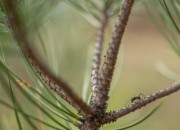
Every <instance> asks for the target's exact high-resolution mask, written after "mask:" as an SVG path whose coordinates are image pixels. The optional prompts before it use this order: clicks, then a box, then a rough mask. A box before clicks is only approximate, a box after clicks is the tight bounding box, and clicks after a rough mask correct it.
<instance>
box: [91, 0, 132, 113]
mask: <svg viewBox="0 0 180 130" xmlns="http://www.w3.org/2000/svg"><path fill="white" fill-rule="evenodd" d="M133 2H134V0H123V1H122V8H121V10H120V13H119V16H118V19H117V22H116V24H115V30H114V32H113V35H112V39H111V42H110V43H109V48H108V50H107V53H106V58H105V60H104V64H103V67H102V69H101V75H100V80H99V85H98V87H96V88H95V90H94V91H95V93H96V95H94V97H93V99H92V101H93V102H94V105H93V106H92V109H93V111H96V112H97V113H102V114H103V113H104V112H105V110H106V107H107V100H108V98H109V97H108V92H109V88H110V82H111V80H112V75H113V71H114V66H115V63H116V59H117V54H118V50H119V46H120V43H121V39H122V36H123V34H124V30H125V27H126V24H127V21H128V18H129V15H130V12H131V8H132V5H133Z"/></svg>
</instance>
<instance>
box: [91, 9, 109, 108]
mask: <svg viewBox="0 0 180 130" xmlns="http://www.w3.org/2000/svg"><path fill="white" fill-rule="evenodd" d="M107 10H108V8H107V6H105V9H104V10H103V11H102V18H101V21H100V24H99V27H98V28H97V34H96V39H95V45H94V55H93V59H92V71H91V85H92V97H96V95H97V94H96V93H97V91H96V88H97V87H98V85H99V68H100V65H101V56H102V50H103V42H104V35H105V29H106V26H107V24H108V16H107ZM91 103H93V102H91ZM91 105H92V104H91Z"/></svg>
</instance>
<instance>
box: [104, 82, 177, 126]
mask: <svg viewBox="0 0 180 130" xmlns="http://www.w3.org/2000/svg"><path fill="white" fill-rule="evenodd" d="M178 90H180V82H177V83H174V84H173V85H171V86H170V87H167V88H165V89H161V90H159V91H157V92H155V93H152V94H150V95H147V96H144V97H142V98H140V99H138V100H135V101H134V102H132V104H130V105H128V106H125V107H123V108H121V109H120V110H116V111H112V112H109V113H106V115H105V117H104V119H103V124H107V123H111V122H115V121H116V120H117V119H118V118H121V117H122V116H125V115H127V114H129V113H131V112H134V111H135V110H138V109H140V108H142V107H144V106H146V105H147V104H149V103H151V102H154V101H155V100H157V99H160V98H163V97H165V96H168V95H170V94H172V93H174V92H177V91H178Z"/></svg>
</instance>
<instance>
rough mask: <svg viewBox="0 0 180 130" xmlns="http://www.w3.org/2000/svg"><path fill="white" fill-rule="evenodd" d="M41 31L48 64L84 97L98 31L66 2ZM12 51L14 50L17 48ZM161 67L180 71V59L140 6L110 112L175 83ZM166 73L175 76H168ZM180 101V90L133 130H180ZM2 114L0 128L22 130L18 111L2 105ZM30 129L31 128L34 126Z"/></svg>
mask: <svg viewBox="0 0 180 130" xmlns="http://www.w3.org/2000/svg"><path fill="white" fill-rule="evenodd" d="M113 23H114V20H112V21H111V22H110V23H109V25H108V27H107V28H106V34H105V43H104V53H105V51H106V49H107V47H108V42H109V40H110V36H111V33H112V30H113ZM39 32H40V34H41V36H42V39H43V41H44V43H45V46H46V48H47V50H46V51H47V52H46V53H45V52H44V51H43V49H42V46H41V45H40V44H38V42H39V39H38V38H37V39H36V38H35V39H36V40H35V41H36V43H37V44H36V45H35V46H36V47H37V48H36V49H37V50H39V52H40V53H41V56H42V58H43V60H45V61H46V63H47V64H48V66H49V68H51V70H52V71H53V72H54V73H55V74H57V75H60V76H61V77H63V78H64V79H65V80H66V81H67V82H68V83H69V84H70V85H71V86H72V89H73V90H74V91H75V92H76V93H77V94H78V95H79V96H81V95H82V94H81V92H82V86H83V83H84V79H85V77H86V76H87V75H88V76H90V67H91V65H90V64H89V63H90V61H91V57H92V49H93V42H94V37H95V33H96V29H95V28H94V27H93V26H92V25H91V24H89V23H88V22H87V20H85V19H84V18H83V17H82V16H81V15H80V13H79V12H78V11H77V10H75V9H73V8H71V7H69V6H68V5H66V4H62V3H61V4H58V5H57V6H56V8H55V9H54V10H53V11H52V13H51V14H50V16H49V17H48V18H47V19H46V21H45V22H44V24H42V25H41V26H40V28H39ZM36 35H37V34H35V36H36ZM11 49H12V50H13V48H11ZM11 52H12V53H13V54H12V55H9V56H8V64H9V65H10V66H11V68H12V69H13V70H14V71H16V72H17V73H18V74H19V75H20V76H21V77H23V78H24V79H25V80H27V81H28V82H30V80H29V79H28V76H27V74H26V72H25V70H24V67H23V66H22V64H21V63H20V61H19V57H18V56H17V55H16V52H13V51H11ZM102 59H103V58H102ZM17 61H19V62H17ZM160 63H163V64H164V65H166V66H167V68H168V69H169V70H171V71H172V72H175V73H177V74H178V73H180V68H179V66H180V59H179V57H178V56H177V55H176V54H175V52H174V51H173V50H172V49H171V47H170V45H169V44H168V42H167V41H166V39H165V38H164V37H163V36H162V35H161V34H160V33H159V31H158V30H157V29H156V28H155V26H154V25H153V23H152V21H151V20H150V18H149V17H148V16H147V14H146V13H145V10H144V8H143V7H142V8H141V7H140V6H135V8H134V9H133V11H132V15H131V16H130V20H129V22H128V26H127V28H126V32H125V34H124V37H123V41H122V45H121V48H120V51H119V56H118V63H117V64H116V70H115V73H114V78H113V82H112V84H111V87H112V90H111V93H110V100H109V106H108V110H115V109H119V108H121V107H123V106H124V105H127V104H129V103H130V99H131V97H134V96H137V95H139V94H140V93H142V94H144V95H147V94H150V93H152V92H155V91H156V90H159V89H162V88H165V87H167V86H169V85H171V84H172V83H173V80H171V79H169V78H167V77H165V76H164V75H163V74H162V73H161V72H160V71H159V69H160V70H162V71H163V72H167V70H165V69H164V68H163V66H160V65H162V64H160ZM157 66H158V67H159V69H157V68H158V67H157ZM166 75H167V76H169V77H170V76H171V75H170V74H169V73H168V72H167V74H166ZM172 76H173V75H172ZM179 79H180V76H179ZM0 93H1V98H4V99H6V98H8V97H7V95H6V94H5V93H4V92H3V90H2V88H1V91H0ZM178 99H180V93H179V92H178V93H175V94H173V95H170V96H169V97H168V98H167V97H166V98H164V99H163V100H164V104H163V105H162V106H161V107H160V109H159V110H158V111H157V112H155V114H153V115H152V116H151V117H150V118H148V119H147V120H146V121H144V122H143V123H141V124H139V125H138V126H135V127H133V128H130V130H160V129H161V130H170V129H172V130H178V129H179V128H180V124H179V120H180V111H179V110H180V103H179V100H178ZM157 104H158V101H157V102H155V103H152V104H151V105H148V106H147V107H146V108H142V109H141V110H138V111H136V112H134V113H131V114H129V115H127V116H125V117H123V118H121V119H119V120H118V121H117V122H116V123H113V124H110V125H105V126H103V127H102V130H114V129H117V128H119V127H121V126H124V125H127V124H128V123H132V122H134V121H136V120H138V119H139V118H141V117H142V116H144V115H145V114H146V113H148V111H150V110H151V109H152V108H153V107H155V106H156V105H157ZM24 105H25V106H28V107H30V108H28V109H31V105H30V104H29V105H28V103H26V101H24ZM0 112H1V116H0V128H1V129H2V130H16V129H17V125H16V121H15V118H14V113H13V112H12V111H11V110H9V109H7V108H6V107H4V106H2V105H1V106H0ZM42 128H43V127H42ZM26 129H27V130H29V128H28V127H27V128H26ZM42 130H43V129H42Z"/></svg>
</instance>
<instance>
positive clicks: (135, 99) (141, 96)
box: [131, 94, 144, 103]
mask: <svg viewBox="0 0 180 130" xmlns="http://www.w3.org/2000/svg"><path fill="white" fill-rule="evenodd" d="M142 98H144V95H143V94H139V95H138V96H135V97H132V98H131V102H132V103H133V102H136V101H140V100H141V99H142Z"/></svg>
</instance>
